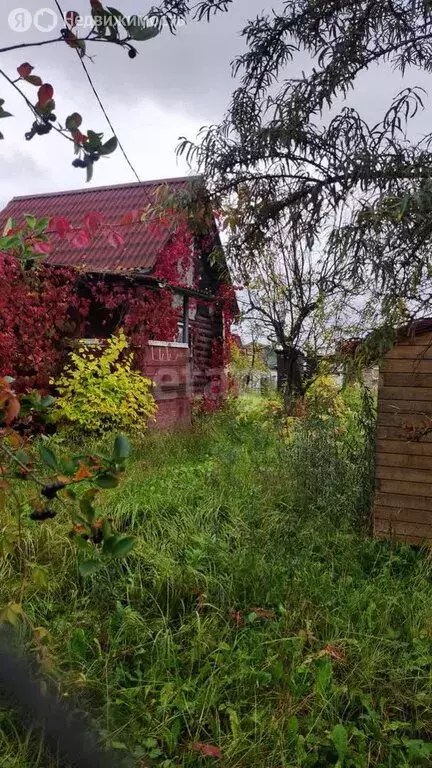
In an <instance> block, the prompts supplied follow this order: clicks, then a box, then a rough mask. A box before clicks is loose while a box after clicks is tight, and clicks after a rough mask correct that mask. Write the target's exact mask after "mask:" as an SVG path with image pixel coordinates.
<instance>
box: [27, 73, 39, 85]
mask: <svg viewBox="0 0 432 768" xmlns="http://www.w3.org/2000/svg"><path fill="white" fill-rule="evenodd" d="M24 80H25V81H26V83H30V85H36V86H39V85H42V80H41V78H40V77H38V75H27V77H25V78H24Z"/></svg>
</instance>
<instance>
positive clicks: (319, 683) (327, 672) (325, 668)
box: [315, 659, 333, 696]
mask: <svg viewBox="0 0 432 768" xmlns="http://www.w3.org/2000/svg"><path fill="white" fill-rule="evenodd" d="M332 676H333V669H332V665H331V663H330V661H328V660H327V659H320V660H319V662H318V664H317V669H316V672H315V690H316V692H317V693H318V695H320V696H325V695H326V691H327V689H328V687H329V686H330V685H331V681H332Z"/></svg>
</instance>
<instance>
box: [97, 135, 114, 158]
mask: <svg viewBox="0 0 432 768" xmlns="http://www.w3.org/2000/svg"><path fill="white" fill-rule="evenodd" d="M117 146H118V141H117V136H113V137H112V138H111V139H108V141H106V142H105V144H102V146H101V148H100V150H99V154H100V155H110V154H111V152H114V151H115V150H116V149H117Z"/></svg>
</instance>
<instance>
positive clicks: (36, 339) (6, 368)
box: [0, 253, 89, 391]
mask: <svg viewBox="0 0 432 768" xmlns="http://www.w3.org/2000/svg"><path fill="white" fill-rule="evenodd" d="M78 279H79V275H78V273H77V272H76V271H75V270H73V269H68V268H61V269H60V268H54V267H48V266H39V267H38V268H37V269H34V270H31V271H28V272H25V271H23V270H22V268H21V265H20V263H19V261H18V260H17V259H16V258H15V257H14V256H11V255H10V254H4V253H1V254H0V283H1V285H2V291H1V295H0V376H7V375H8V376H13V377H14V378H16V383H15V385H14V386H15V389H16V390H17V391H23V390H25V389H29V388H33V387H37V388H46V387H48V384H49V378H50V375H52V373H53V372H54V371H55V370H56V368H57V367H58V365H59V364H60V361H61V360H62V358H63V356H64V342H63V340H64V339H65V338H67V337H71V336H73V335H75V334H77V333H79V331H80V330H81V329H82V328H83V324H84V320H85V318H86V316H87V313H88V307H89V304H88V301H86V300H85V299H82V298H79V296H78V293H77V282H78Z"/></svg>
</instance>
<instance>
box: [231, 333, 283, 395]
mask: <svg viewBox="0 0 432 768" xmlns="http://www.w3.org/2000/svg"><path fill="white" fill-rule="evenodd" d="M240 348H241V351H242V353H243V355H244V358H245V361H244V364H243V371H242V374H241V377H240V384H241V386H242V387H243V389H245V390H252V391H253V392H260V393H267V392H268V391H273V390H276V385H277V356H276V352H275V350H274V348H273V347H271V346H270V345H268V344H260V343H257V342H253V341H251V342H247V343H246V344H243V345H242V344H241V342H240Z"/></svg>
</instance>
